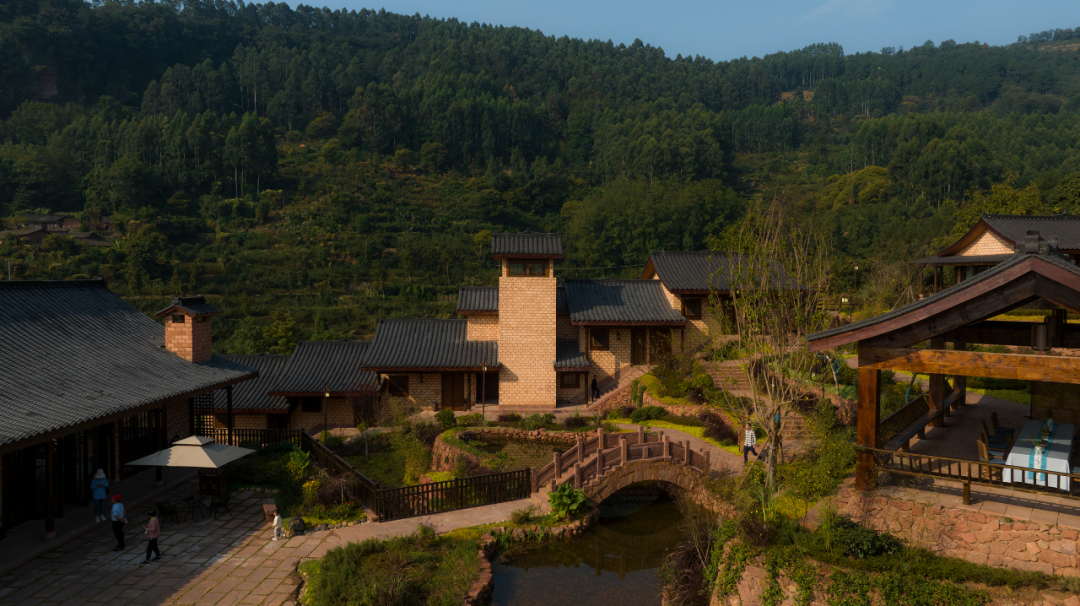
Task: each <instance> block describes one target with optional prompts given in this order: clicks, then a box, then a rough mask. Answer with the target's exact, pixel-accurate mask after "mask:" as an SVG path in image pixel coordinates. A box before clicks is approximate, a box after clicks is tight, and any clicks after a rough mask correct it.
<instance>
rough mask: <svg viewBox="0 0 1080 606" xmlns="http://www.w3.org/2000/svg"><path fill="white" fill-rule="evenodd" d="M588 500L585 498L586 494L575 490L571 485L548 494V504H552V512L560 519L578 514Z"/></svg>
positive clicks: (562, 486) (567, 484) (564, 485)
mask: <svg viewBox="0 0 1080 606" xmlns="http://www.w3.org/2000/svg"><path fill="white" fill-rule="evenodd" d="M586 502H588V499H586V498H585V493H584V492H582V491H580V490H578V489H576V488H574V487H573V486H571V485H570V484H569V483H566V484H563V485H561V486H559V487H558V488H556V489H555V490H553V491H552V492H549V493H548V503H550V504H551V511H552V513H554V514H555V516H556V517H558V518H559V519H563V518H568V517H571V516H573V515H575V514H577V512H578V509H580V508H581V507H582V506H583V505H585V503H586Z"/></svg>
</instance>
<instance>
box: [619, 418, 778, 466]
mask: <svg viewBox="0 0 1080 606" xmlns="http://www.w3.org/2000/svg"><path fill="white" fill-rule="evenodd" d="M608 421H610V422H612V423H624V424H631V425H636V423H634V422H633V421H631V420H630V419H626V418H622V417H619V418H612V419H608ZM649 427H650V428H660V429H673V430H675V431H681V432H683V433H686V434H690V435H692V436H694V437H695V438H700V439H702V440H705V441H706V442H708V443H709V444H712V445H713V446H715V447H717V448H723V449H724V450H726V451H728V452H730V453H733V454H737V455H739V456H740V457H741V456H742V450H740V449H739V446H738V445H736V444H723V443H721V442H718V441H716V440H714V439H712V438H707V437H705V428H704V427H695V426H693V425H683V424H680V423H671V422H668V421H649ZM623 431H627V432H632V431H634V430H632V429H625V428H624V429H623ZM758 444H764V441H761V442H758Z"/></svg>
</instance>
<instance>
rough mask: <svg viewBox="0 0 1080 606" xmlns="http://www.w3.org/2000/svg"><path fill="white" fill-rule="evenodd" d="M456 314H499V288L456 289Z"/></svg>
mask: <svg viewBox="0 0 1080 606" xmlns="http://www.w3.org/2000/svg"><path fill="white" fill-rule="evenodd" d="M457 312H458V313H459V314H470V313H474V314H475V313H499V287H498V286H462V287H461V288H459V289H458V300H457Z"/></svg>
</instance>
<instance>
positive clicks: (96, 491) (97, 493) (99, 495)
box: [90, 469, 109, 522]
mask: <svg viewBox="0 0 1080 606" xmlns="http://www.w3.org/2000/svg"><path fill="white" fill-rule="evenodd" d="M108 487H109V480H108V479H107V478H106V477H105V470H104V469H99V470H97V473H95V474H94V479H93V480H90V497H91V498H93V499H94V522H104V521H105V489H106V488H108Z"/></svg>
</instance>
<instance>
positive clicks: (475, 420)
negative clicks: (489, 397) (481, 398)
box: [457, 412, 486, 427]
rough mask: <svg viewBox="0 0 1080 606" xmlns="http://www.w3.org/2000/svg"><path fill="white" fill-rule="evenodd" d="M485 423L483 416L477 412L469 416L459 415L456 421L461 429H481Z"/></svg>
mask: <svg viewBox="0 0 1080 606" xmlns="http://www.w3.org/2000/svg"><path fill="white" fill-rule="evenodd" d="M485 423H486V421H485V420H484V415H482V414H480V413H478V412H477V413H474V414H471V415H461V416H460V417H458V419H457V424H458V425H459V426H461V427H483V426H484V425H485Z"/></svg>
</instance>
